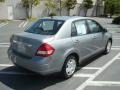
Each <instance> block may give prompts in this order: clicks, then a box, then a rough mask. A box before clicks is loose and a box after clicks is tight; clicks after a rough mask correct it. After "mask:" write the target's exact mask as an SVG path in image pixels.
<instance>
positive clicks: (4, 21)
mask: <svg viewBox="0 0 120 90" xmlns="http://www.w3.org/2000/svg"><path fill="white" fill-rule="evenodd" d="M8 21H10V20H7V19H0V23H6V22H8Z"/></svg>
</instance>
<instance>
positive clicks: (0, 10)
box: [0, 3, 8, 19]
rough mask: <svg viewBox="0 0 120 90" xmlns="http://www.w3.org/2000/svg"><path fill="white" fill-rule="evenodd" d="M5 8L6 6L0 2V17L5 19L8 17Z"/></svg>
mask: <svg viewBox="0 0 120 90" xmlns="http://www.w3.org/2000/svg"><path fill="white" fill-rule="evenodd" d="M7 10H8V9H7V7H6V6H5V5H4V4H3V3H0V19H6V18H7V17H8V13H7Z"/></svg>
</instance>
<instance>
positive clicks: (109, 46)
mask: <svg viewBox="0 0 120 90" xmlns="http://www.w3.org/2000/svg"><path fill="white" fill-rule="evenodd" d="M110 50H111V42H110V41H109V42H108V44H107V53H109V52H110Z"/></svg>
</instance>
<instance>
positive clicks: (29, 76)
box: [0, 54, 103, 90]
mask: <svg viewBox="0 0 120 90" xmlns="http://www.w3.org/2000/svg"><path fill="white" fill-rule="evenodd" d="M102 55H103V54H100V55H97V56H95V57H93V58H90V59H87V60H84V62H82V65H81V67H84V66H86V65H88V64H89V63H91V62H93V61H95V60H96V59H97V58H99V57H101V56H102ZM78 70H80V68H79V69H78ZM2 72H3V73H2ZM4 72H7V73H9V72H11V74H10V73H9V74H6V73H4ZM13 72H16V73H17V72H18V73H23V74H14V73H13ZM12 73H13V74H12ZM24 73H25V74H24ZM71 79H72V78H70V79H68V80H66V79H63V78H62V77H61V76H60V75H58V74H53V75H48V76H41V75H38V74H36V73H33V72H31V71H28V70H26V69H23V68H19V67H15V66H12V67H8V68H5V69H2V70H1V71H0V82H1V83H2V84H4V85H6V86H7V87H8V88H11V89H14V90H41V89H45V88H47V87H50V86H53V85H55V84H58V83H61V82H64V81H68V82H69V80H71Z"/></svg>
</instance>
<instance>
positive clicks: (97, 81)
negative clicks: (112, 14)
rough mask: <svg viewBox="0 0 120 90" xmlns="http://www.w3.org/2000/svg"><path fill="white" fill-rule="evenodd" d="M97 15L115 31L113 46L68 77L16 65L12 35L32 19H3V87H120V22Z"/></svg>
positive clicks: (72, 89) (0, 72)
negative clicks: (9, 52)
mask: <svg viewBox="0 0 120 90" xmlns="http://www.w3.org/2000/svg"><path fill="white" fill-rule="evenodd" d="M95 19H96V20H97V21H98V22H100V23H101V24H102V25H103V26H104V27H106V28H107V29H108V31H109V32H111V33H112V34H113V46H112V50H111V52H110V53H109V54H108V55H98V56H96V57H95V58H92V59H90V60H87V61H86V62H85V63H84V64H83V65H82V67H80V68H79V69H78V70H77V72H76V73H75V75H74V76H73V77H72V78H70V79H68V80H64V79H62V78H61V77H60V76H56V75H50V76H46V77H43V76H40V75H36V74H35V73H33V72H31V71H27V70H24V69H21V68H18V67H15V66H14V65H13V64H12V63H11V62H10V61H9V59H8V57H7V49H8V47H9V39H10V36H11V35H12V34H14V33H19V32H22V31H23V30H24V29H25V28H26V27H27V26H29V25H30V24H31V22H28V21H9V22H5V23H0V90H120V76H119V75H120V25H112V24H110V23H111V22H112V20H111V19H104V18H95Z"/></svg>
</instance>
